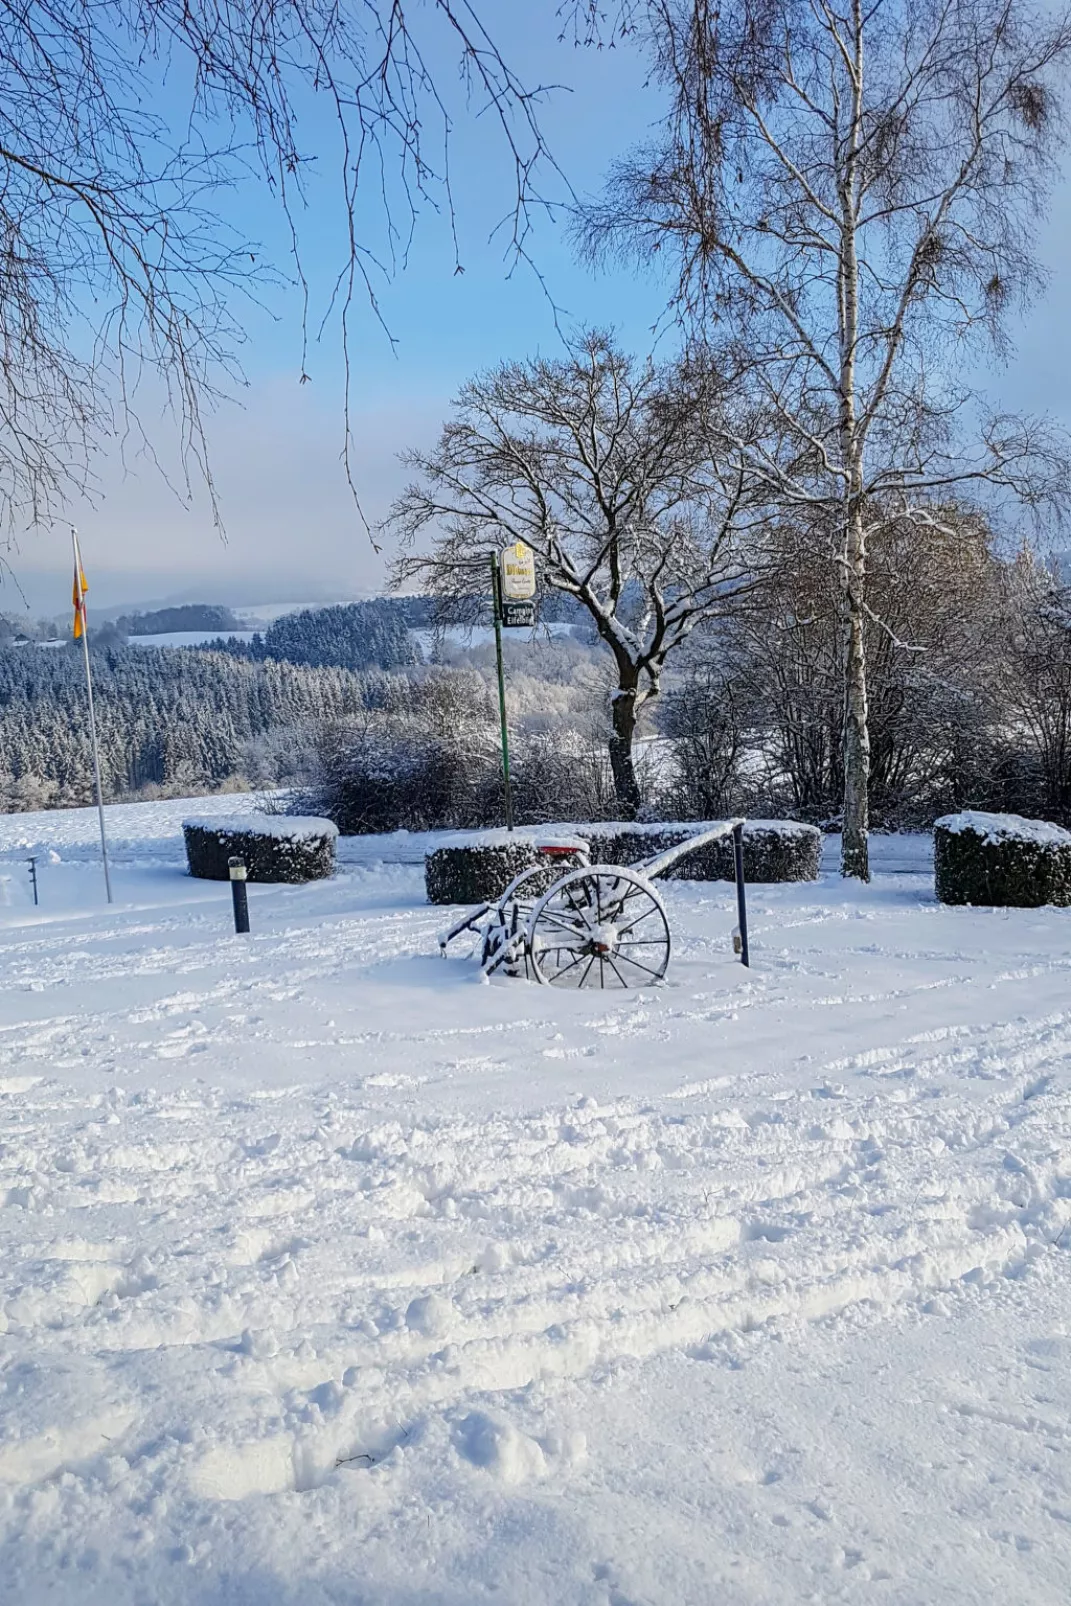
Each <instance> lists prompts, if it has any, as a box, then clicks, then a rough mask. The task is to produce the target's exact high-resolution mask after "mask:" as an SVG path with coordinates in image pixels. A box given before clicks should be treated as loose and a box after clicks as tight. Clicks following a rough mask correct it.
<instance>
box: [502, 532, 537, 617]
mask: <svg viewBox="0 0 1071 1606" xmlns="http://www.w3.org/2000/svg"><path fill="white" fill-rule="evenodd" d="M501 574H502V595H503V596H504V597H509V598H510V600H511V601H514V602H524V601H526V600H527V599H528V598H529V597H534V596H535V594H536V572H535V553H534V552H533V551H532V549H531V547H530V546H528V545H526V543H525V542H524V541H518V542H517V543H516V544H515V545H514V546H508V547H507V548H506V550H505V551H504V552H503V554H502V558H501Z"/></svg>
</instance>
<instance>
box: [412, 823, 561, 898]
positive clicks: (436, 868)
mask: <svg viewBox="0 0 1071 1606" xmlns="http://www.w3.org/2000/svg"><path fill="white" fill-rule="evenodd" d="M550 841H553V843H554V845H555V846H559V847H563V848H564V847H570V848H572V849H573V851H572V852H570V853H561V854H553V855H552V854H543V853H541V852H540V843H541V842H550ZM584 846H585V843H584V841H583V840H582V839H581V838H580V837H578V836H576V835H575V834H574V833H573V832H562V833H557V834H555V833H553V832H552V833H550V834H549V835H548V834H547V833H545V832H536V831H472V832H466V833H465V835H464V836H456V837H451V838H450V839H449V840H448V841H446V842H444V843H442V844H441V846H439V847H437V848H435V849H433V850H432V852H430V853H428V854H425V856H424V886H425V888H426V890H427V895H428V902H429V903H493V902H494V901H495V899H496V898H500V897H501V896H502V894H503V893H504V892H505V890H506V888H507V887H508V886H509V884H510V882H511V881H512V880H513V878H514V876H518V875H520V873H521V871H522V870H527V869H529V868H530V867H533V868H534V867H535V866H536V865H543V866H545V873H544V875H543V876H542V877H533V879H532V881H531V882H530V883H529V885H528V887H526V889H525V890H526V891H527V892H529V893H531V894H532V895H537V894H542V893H543V892H545V891H546V889H547V887H549V886H550V884H551V882H552V881H556V880H557V878H558V876H560V875H564V873H565V871H566V870H571V869H573V867H574V866H575V865H577V864H578V863H579V862H580V861H579V858H578V857H577V855H578V854H579V853H580V852H581V851H582V850H583V848H584Z"/></svg>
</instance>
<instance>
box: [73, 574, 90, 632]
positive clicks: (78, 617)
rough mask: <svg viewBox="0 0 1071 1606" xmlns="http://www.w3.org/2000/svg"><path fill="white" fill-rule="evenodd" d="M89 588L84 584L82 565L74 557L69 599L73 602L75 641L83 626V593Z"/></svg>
mask: <svg viewBox="0 0 1071 1606" xmlns="http://www.w3.org/2000/svg"><path fill="white" fill-rule="evenodd" d="M88 590H89V587H88V585H87V584H86V577H85V573H84V571H83V569H82V565H81V564H80V563H79V562H78V559H77V558H76V559H75V563H74V589H73V590H72V592H71V601H72V603H73V604H74V639H75V641H77V640H78V639H79V637H80V636H81V634H82V630H83V628H84V626H85V607H86V605H85V595H86V592H87V591H88Z"/></svg>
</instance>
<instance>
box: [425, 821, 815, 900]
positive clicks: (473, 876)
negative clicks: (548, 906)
mask: <svg viewBox="0 0 1071 1606" xmlns="http://www.w3.org/2000/svg"><path fill="white" fill-rule="evenodd" d="M710 823H716V822H710ZM707 829H709V825H705V824H703V823H702V822H701V821H700V822H696V821H681V822H677V821H673V822H668V823H659V824H653V825H640V824H628V823H625V822H624V821H615V820H610V821H604V822H601V823H591V824H587V825H572V824H567V825H558V826H543V827H539V828H532V827H527V828H526V829H524V830H521V831H513V832H509V831H465V832H460V833H459V834H458V835H457V836H454V837H451V838H449V839H448V840H447V841H446V842H444V843H442V844H441V845H440V846H439V847H437V848H436V849H434V851H433V852H431V853H429V854H427V856H426V857H425V861H424V881H425V885H426V887H427V893H428V902H429V903H490V902H491V901H492V900H493V899H495V898H498V897H500V896H501V895H502V893H503V892H504V891H505V890H506V888H507V887H508V886H509V883H510V882H511V881H512V880H513V877H514V876H515V875H519V874H520V872H521V871H522V870H525V869H527V868H528V867H529V866H530V865H535V864H538V863H540V862H542V861H543V860H544V858H545V859H546V876H545V877H544V881H545V884H546V885H548V886H549V884H550V882H551V881H552V880H554V878H555V877H556V876H557V875H559V874H561V873H563V872H564V871H565V870H566V869H570V868H571V867H572V865H573V864H574V863H575V862H577V861H576V860H574V859H571V858H568V857H566V856H562V857H557V856H554V857H550V856H545V855H544V854H542V853H541V852H540V845H541V844H544V845H545V844H547V843H551V844H553V845H559V846H567V845H569V844H572V845H573V846H574V847H575V848H577V849H579V848H581V847H582V846H583V845H584V844H585V843H586V844H587V848H588V856H589V858H590V860H591V863H592V864H620V865H632V864H637V863H639V861H640V860H641V859H648V858H650V857H651V856H652V855H653V854H655V853H661V852H663V850H664V849H666V848H671V847H676V846H677V845H678V844H679V843H681V842H687V841H688V839H689V837H693V836H698V835H699V833H700V832H701V831H704V830H707ZM821 856H822V833H821V832H820V831H819V830H818V828H817V827H816V826H813V825H801V824H799V823H797V822H796V821H795V820H749V821H747V823H746V824H745V826H744V879H745V881H816V880H817V879H818V865H819V861H820V859H821ZM666 879H675V880H680V881H732V880H734V879H735V873H734V867H733V843H732V837H731V836H727V837H725V838H724V839H723V840H722V841H720V842H714V843H710V844H708V846H707V847H705V848H698V849H697V850H696V851H695V852H694V853H692V854H689V855H688V856H687V857H686V858H685V859H683V860H682V861H681V862H680V863H679V864H677V865H674V867H673V869H672V870H669V871H667V873H666ZM537 885H538V883H535V882H533V883H532V884H531V887H530V888H526V891H529V890H530V891H533V892H534V891H535V890H536V887H537Z"/></svg>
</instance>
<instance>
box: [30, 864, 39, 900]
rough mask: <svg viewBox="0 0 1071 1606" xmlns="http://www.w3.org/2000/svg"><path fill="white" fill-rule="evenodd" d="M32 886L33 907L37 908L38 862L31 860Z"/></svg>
mask: <svg viewBox="0 0 1071 1606" xmlns="http://www.w3.org/2000/svg"><path fill="white" fill-rule="evenodd" d="M30 885H31V887H33V906H34V908H35V909H36V908H37V860H36V859H31V860H30Z"/></svg>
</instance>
